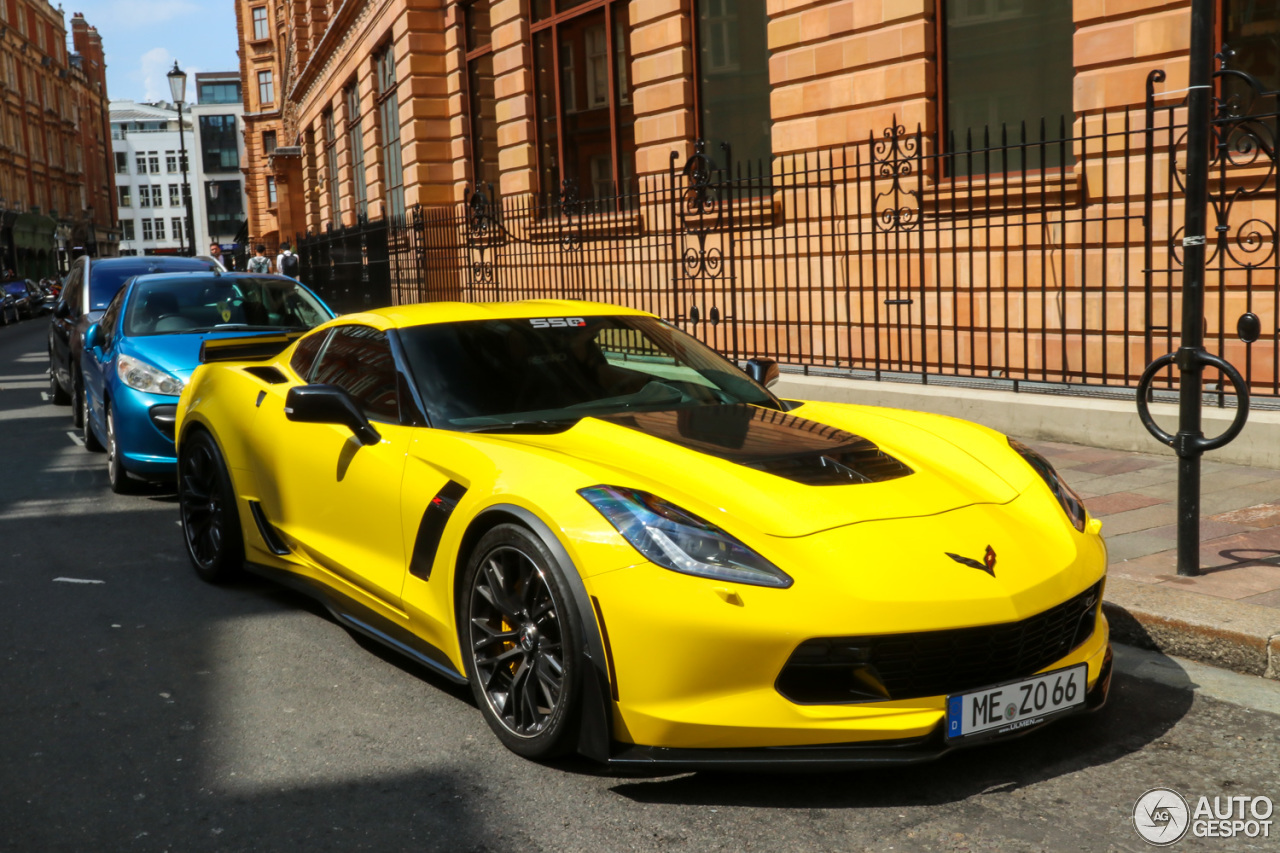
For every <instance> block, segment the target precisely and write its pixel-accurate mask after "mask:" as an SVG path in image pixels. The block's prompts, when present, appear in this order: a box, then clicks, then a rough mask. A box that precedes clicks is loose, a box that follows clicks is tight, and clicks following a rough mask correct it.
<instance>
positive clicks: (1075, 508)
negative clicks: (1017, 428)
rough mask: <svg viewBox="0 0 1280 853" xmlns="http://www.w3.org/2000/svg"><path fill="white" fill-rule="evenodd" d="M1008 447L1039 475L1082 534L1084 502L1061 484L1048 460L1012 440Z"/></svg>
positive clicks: (1084, 515)
mask: <svg viewBox="0 0 1280 853" xmlns="http://www.w3.org/2000/svg"><path fill="white" fill-rule="evenodd" d="M1009 446H1010V447H1012V448H1013V449H1014V451H1016V452H1017V454H1018V455H1019V456H1021V457H1022V458H1023V459H1025V460H1027V464H1028V465H1030V466H1031V467H1032V468H1034V469H1035V472H1036V473H1037V474H1039V475H1040V479H1042V480H1044V482H1045V485H1047V486H1048V487H1049V491H1051V492H1053V496H1054V497H1056V498H1057V499H1058V503H1059V504H1061V505H1062V511H1063V512H1065V513H1066V514H1067V518H1069V519H1071V524H1072V525H1073V526H1074V527H1075V529H1076V530H1079V531H1082V532H1083V531H1084V525H1085V521H1086V519H1087V517H1088V516H1087V515H1086V513H1085V510H1084V501H1083V500H1081V498H1080V496H1079V495H1077V494H1076V493H1075V490H1074V489H1072V488H1071V487H1070V486H1068V485H1067V484H1066V483H1065V482H1063V479H1062V478H1061V477H1059V476H1058V472H1057V471H1055V470H1054V469H1053V466H1052V465H1051V464H1049V460H1048V459H1045V458H1044V457H1043V456H1041V455H1040V454H1039V453H1036V452H1035V451H1034V450H1032V449H1031V448H1030V447H1027V446H1026V445H1025V444H1023V443H1022V442H1020V441H1014V440H1013V439H1012V438H1011V439H1009Z"/></svg>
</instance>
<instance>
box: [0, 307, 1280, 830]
mask: <svg viewBox="0 0 1280 853" xmlns="http://www.w3.org/2000/svg"><path fill="white" fill-rule="evenodd" d="M45 334H46V325H45V322H44V321H40V320H37V321H30V322H24V323H22V324H20V325H18V326H8V327H4V328H0V436H2V437H3V440H2V441H0V631H2V632H3V649H2V651H3V658H2V659H0V850H5V851H23V853H25V852H26V851H32V853H53V851H90V850H92V851H159V850H172V851H205V850H217V851H223V850H228V851H229V850H282V851H284V850H288V851H292V850H298V849H305V850H308V851H318V850H378V851H397V850H447V851H513V853H514V851H538V850H547V851H579V850H581V851H613V850H726V851H748V850H751V851H755V850H759V851H776V850H804V851H809V850H813V851H828V850H830V851H858V850H877V851H882V850H989V849H990V850H995V849H999V850H1017V851H1021V850H1046V851H1065V850H1088V851H1103V850H1112V849H1116V850H1144V849H1147V847H1146V845H1145V843H1144V842H1143V841H1141V840H1140V839H1139V837H1138V836H1137V834H1136V833H1135V831H1134V829H1133V827H1132V825H1131V815H1132V809H1133V804H1134V802H1135V800H1136V799H1137V798H1138V797H1139V796H1140V795H1141V794H1142V793H1143V792H1144V791H1146V790H1148V789H1149V788H1152V787H1155V786H1160V785H1166V786H1170V787H1172V788H1175V789H1177V790H1179V791H1180V792H1182V793H1183V794H1185V795H1188V796H1189V797H1198V796H1200V795H1206V796H1209V797H1212V796H1214V795H1224V796H1230V795H1249V796H1256V795H1266V796H1269V797H1271V798H1272V799H1273V800H1280V772H1278V771H1277V769H1276V768H1277V767H1280V717H1276V716H1273V715H1271V714H1268V713H1266V712H1264V711H1261V710H1257V709H1256V708H1254V707H1249V706H1248V705H1247V704H1244V705H1237V704H1232V703H1231V702H1225V701H1219V700H1216V699H1212V698H1209V697H1208V696H1206V695H1204V694H1202V693H1196V692H1192V691H1190V690H1187V689H1183V688H1177V687H1170V686H1165V685H1162V684H1159V683H1156V682H1154V681H1149V680H1145V679H1139V678H1136V677H1133V676H1131V675H1126V674H1125V673H1123V672H1121V673H1120V674H1118V675H1117V677H1116V682H1115V687H1114V691H1113V694H1112V701H1111V703H1110V705H1109V706H1108V707H1107V708H1106V709H1105V710H1104V711H1103V712H1101V713H1100V714H1097V715H1094V716H1091V717H1087V718H1078V719H1073V720H1069V721H1064V722H1062V723H1060V724H1058V725H1055V726H1053V727H1051V728H1050V729H1048V730H1046V731H1043V732H1039V733H1036V734H1033V735H1031V736H1030V737H1027V738H1024V739H1022V740H1018V741H1014V742H1010V743H1006V744H1002V745H997V746H993V747H989V748H984V749H980V750H973V751H970V752H967V753H959V754H953V755H951V756H949V757H947V758H946V759H944V760H942V761H940V762H937V763H935V764H932V765H927V766H921V767H914V768H905V769H897V770H888V771H886V770H876V771H865V772H850V773H841V774H826V775H801V776H788V775H776V774H762V775H728V774H684V775H679V776H675V777H659V778H617V777H609V776H604V775H601V774H599V773H598V772H596V770H595V769H594V768H592V767H591V766H590V765H587V764H585V763H569V764H560V765H555V766H542V765H538V764H533V763H530V762H527V761H524V760H521V759H519V758H517V757H515V756H514V755H512V754H510V753H508V752H506V751H505V750H504V749H503V748H501V746H500V745H499V744H498V742H497V740H496V739H495V738H494V737H493V736H492V734H491V733H490V732H489V730H488V728H487V727H486V726H485V724H484V721H483V720H482V719H481V717H480V714H479V712H478V711H477V710H476V709H475V707H474V705H473V704H472V702H471V700H470V694H469V693H467V692H466V691H465V690H461V689H458V688H456V687H453V686H450V685H448V684H447V683H445V682H443V681H441V680H439V679H437V678H435V677H433V676H432V675H430V674H428V673H425V672H423V671H422V670H420V669H418V668H416V667H414V666H413V665H410V664H407V663H402V662H401V661H400V660H398V659H396V658H394V657H393V656H391V655H384V654H382V653H380V652H379V651H377V650H376V649H372V648H370V647H369V646H367V645H366V644H364V643H362V642H361V641H359V640H357V639H355V638H353V637H352V635H350V634H349V633H348V632H346V631H345V630H343V629H342V628H340V627H339V626H338V625H336V624H335V623H334V622H333V621H332V620H330V619H329V618H327V617H326V616H325V615H324V614H323V613H322V612H320V611H319V610H317V609H316V608H315V607H314V606H312V605H310V604H308V603H307V601H305V600H304V599H301V598H299V597H297V596H295V595H293V594H291V593H288V592H286V591H283V590H281V589H279V588H277V587H274V586H272V585H270V584H267V583H258V582H247V583H245V584H242V585H239V586H236V587H232V588H215V587H211V586H207V585H205V584H203V583H201V582H200V581H199V580H197V578H196V577H195V575H194V574H193V573H192V571H191V570H190V569H189V568H188V565H187V560H186V556H185V554H184V552H183V547H182V541H181V533H180V531H179V528H178V515H177V508H176V505H175V502H174V497H173V495H172V494H171V493H169V492H167V491H165V490H163V489H157V490H154V491H153V492H151V493H149V494H146V495H143V496H135V497H118V496H115V495H112V494H111V492H110V489H109V487H108V485H107V473H106V466H105V461H104V458H103V456H102V455H101V454H90V453H87V452H86V451H85V450H84V449H83V448H82V447H81V446H80V445H79V444H78V443H77V442H76V441H75V440H74V439H73V437H72V435H71V434H70V409H68V408H65V407H55V406H53V405H52V404H51V403H49V402H47V401H46V400H45V398H44V395H43V394H42V392H43V391H44V390H45V389H46V387H47V386H46V379H45V373H44V370H45V364H46V357H45ZM65 579H72V580H77V581H93V583H74V582H68V581H67V580H65ZM1272 688H1274V689H1276V690H1280V686H1276V685H1264V686H1263V688H1262V689H1263V690H1264V691H1265V690H1269V689H1272ZM1255 689H1256V686H1255ZM1219 695H1221V694H1219ZM1258 707H1262V705H1259V706H1258ZM1272 707H1274V705H1273V706H1272ZM1193 802H1194V800H1193ZM1276 819H1277V822H1278V823H1280V814H1277V816H1276ZM1273 835H1275V833H1273ZM1178 847H1179V848H1189V849H1203V850H1249V849H1259V850H1266V849H1270V850H1276V849H1280V840H1277V839H1276V838H1275V837H1272V838H1269V839H1259V840H1254V841H1249V840H1247V839H1234V840H1223V839H1203V840H1196V839H1191V838H1188V839H1186V840H1184V841H1183V842H1181V843H1180V844H1179V845H1178Z"/></svg>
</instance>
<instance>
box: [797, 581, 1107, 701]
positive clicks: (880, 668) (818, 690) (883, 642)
mask: <svg viewBox="0 0 1280 853" xmlns="http://www.w3.org/2000/svg"><path fill="white" fill-rule="evenodd" d="M1101 593H1102V582H1101V581H1099V582H1098V583H1096V584H1094V585H1093V586H1091V587H1090V588H1089V589H1087V590H1085V591H1084V592H1082V593H1080V594H1079V595H1077V596H1074V597H1072V598H1070V599H1068V600H1067V601H1064V602H1063V603H1062V604H1059V605H1056V606H1054V607H1051V608H1049V609H1048V610H1045V611H1044V612H1042V613H1038V614H1036V615H1035V616H1030V617H1028V618H1026V619H1023V620H1021V621H1019V622H1005V623H1001V624H999V625H983V626H980V627H976V628H955V629H951V630H946V631H920V632H916V633H910V634H881V635H873V636H854V637H820V638H817V639H812V640H806V641H805V642H803V643H801V644H800V646H799V647H797V648H796V650H795V652H794V653H792V655H791V658H790V659H789V660H788V661H787V664H786V666H785V667H783V669H782V673H781V674H780V675H779V676H778V680H777V684H776V687H777V689H778V692H779V693H781V694H782V695H783V696H785V697H787V698H788V699H790V700H791V701H792V702H796V703H799V704H805V705H815V704H820V705H833V704H844V703H849V702H867V701H883V700H888V699H915V698H919V697H922V696H944V695H947V694H950V693H961V692H964V691H966V690H974V689H976V688H979V687H985V686H987V685H992V684H999V683H1001V682H1005V681H1012V680H1014V679H1017V678H1025V677H1026V676H1029V675H1034V674H1035V673H1036V672H1039V671H1040V670H1042V669H1044V668H1045V667H1047V666H1049V665H1050V664H1052V663H1053V662H1054V661H1057V660H1060V659H1061V658H1063V657H1065V656H1066V655H1067V654H1068V653H1069V652H1071V651H1072V650H1073V649H1076V648H1079V647H1080V645H1081V644H1083V643H1084V642H1085V641H1086V640H1087V639H1089V637H1090V636H1092V635H1093V632H1094V630H1095V629H1096V627H1097V615H1098V600H1099V597H1100V595H1101Z"/></svg>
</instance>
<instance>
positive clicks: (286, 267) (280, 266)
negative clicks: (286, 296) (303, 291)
mask: <svg viewBox="0 0 1280 853" xmlns="http://www.w3.org/2000/svg"><path fill="white" fill-rule="evenodd" d="M300 266H301V264H300V263H299V262H298V256H297V255H295V254H294V253H293V250H292V249H291V248H290V247H289V244H288V243H285V244H284V245H283V246H281V247H280V254H278V255H276V272H278V273H280V275H287V276H289V278H297V277H298V268H299V267H300Z"/></svg>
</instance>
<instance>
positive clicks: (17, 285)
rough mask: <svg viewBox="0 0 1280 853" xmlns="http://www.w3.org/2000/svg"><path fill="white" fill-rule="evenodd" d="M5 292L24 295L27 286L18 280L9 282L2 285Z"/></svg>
mask: <svg viewBox="0 0 1280 853" xmlns="http://www.w3.org/2000/svg"><path fill="white" fill-rule="evenodd" d="M4 292H5V293H12V294H13V295H14V296H26V295H27V286H26V285H25V284H23V283H22V282H20V281H14V282H10V283H9V284H6V285H5V286H4Z"/></svg>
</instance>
